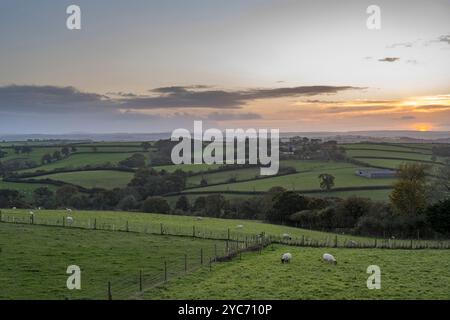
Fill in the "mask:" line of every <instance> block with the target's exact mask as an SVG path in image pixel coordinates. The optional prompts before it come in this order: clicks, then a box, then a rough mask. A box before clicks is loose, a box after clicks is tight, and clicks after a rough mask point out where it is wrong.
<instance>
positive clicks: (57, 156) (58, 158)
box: [52, 150, 62, 160]
mask: <svg viewBox="0 0 450 320" xmlns="http://www.w3.org/2000/svg"><path fill="white" fill-rule="evenodd" d="M52 158H53V159H54V160H61V159H62V155H61V152H59V151H58V150H56V151H55V152H53V156H52Z"/></svg>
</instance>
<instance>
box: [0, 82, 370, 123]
mask: <svg viewBox="0 0 450 320" xmlns="http://www.w3.org/2000/svg"><path fill="white" fill-rule="evenodd" d="M361 89H365V88H360V87H353V86H301V87H281V88H269V89H245V90H234V91H233V90H229V91H227V90H217V89H212V88H211V87H210V86H205V85H196V86H171V87H161V88H155V89H152V90H150V94H147V95H137V94H134V93H130V92H116V93H112V94H110V95H109V96H105V95H102V94H98V93H89V92H82V91H80V90H78V89H76V88H74V87H58V86H33V85H10V86H3V87H0V112H1V113H2V114H3V115H5V114H6V113H13V114H17V113H21V114H23V113H30V114H35V113H40V114H50V113H71V114H80V113H90V114H93V113H100V114H106V113H107V114H116V115H118V116H120V115H123V114H124V113H123V110H160V109H170V108H174V109H177V108H178V109H182V108H186V109H189V108H210V109H227V110H228V109H229V110H232V109H241V108H242V107H243V106H244V105H245V104H247V103H248V102H250V101H254V100H258V99H273V98H283V97H297V96H314V95H321V94H335V93H338V92H341V91H346V90H361ZM244 117H245V116H244ZM247 117H249V116H248V115H247Z"/></svg>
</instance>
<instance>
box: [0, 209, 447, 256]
mask: <svg viewBox="0 0 450 320" xmlns="http://www.w3.org/2000/svg"><path fill="white" fill-rule="evenodd" d="M0 222H4V223H21V224H34V225H42V226H55V227H64V228H74V229H89V230H103V231H117V232H131V233H145V234H153V235H169V236H178V237H191V238H199V239H208V240H223V241H228V242H238V243H243V244H245V243H247V245H248V244H249V243H255V242H256V241H260V240H261V239H265V241H269V242H270V243H276V244H282V245H288V246H298V247H313V248H322V247H333V248H354V249H370V248H377V249H405V250H406V249H409V250H416V249H450V240H446V239H445V240H422V239H395V238H387V239H383V238H367V239H365V238H359V239H357V240H355V238H351V237H349V238H345V237H344V238H343V237H342V236H339V237H338V235H332V234H331V235H329V236H326V237H325V236H324V237H322V238H320V237H318V236H315V237H310V236H306V235H302V236H299V237H291V236H287V237H285V236H274V235H268V234H265V233H264V232H262V233H260V234H245V233H243V232H242V231H234V230H231V229H226V230H210V229H207V228H205V227H199V226H196V225H193V226H187V225H184V226H180V225H168V224H163V223H150V222H145V223H143V222H133V223H130V222H129V221H127V220H125V221H120V222H119V221H117V220H114V219H106V218H104V219H99V218H92V219H90V218H89V219H69V218H68V216H67V214H65V215H64V214H62V215H61V216H60V217H54V218H53V217H52V218H49V217H37V216H36V215H28V216H27V215H23V214H22V215H14V214H10V213H8V214H5V213H2V212H1V211H0Z"/></svg>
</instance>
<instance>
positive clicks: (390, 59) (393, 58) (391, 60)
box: [378, 57, 400, 62]
mask: <svg viewBox="0 0 450 320" xmlns="http://www.w3.org/2000/svg"><path fill="white" fill-rule="evenodd" d="M399 60H400V58H398V57H385V58H383V59H378V61H381V62H396V61H399Z"/></svg>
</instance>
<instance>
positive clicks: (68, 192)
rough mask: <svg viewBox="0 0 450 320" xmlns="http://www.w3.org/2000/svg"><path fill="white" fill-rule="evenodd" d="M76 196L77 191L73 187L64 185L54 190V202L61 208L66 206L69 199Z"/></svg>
mask: <svg viewBox="0 0 450 320" xmlns="http://www.w3.org/2000/svg"><path fill="white" fill-rule="evenodd" d="M76 194H78V189H77V188H76V187H74V186H69V185H65V186H62V187H60V188H58V190H56V194H55V196H56V202H57V204H58V205H61V206H68V205H69V201H70V198H71V197H72V196H74V195H76Z"/></svg>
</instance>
